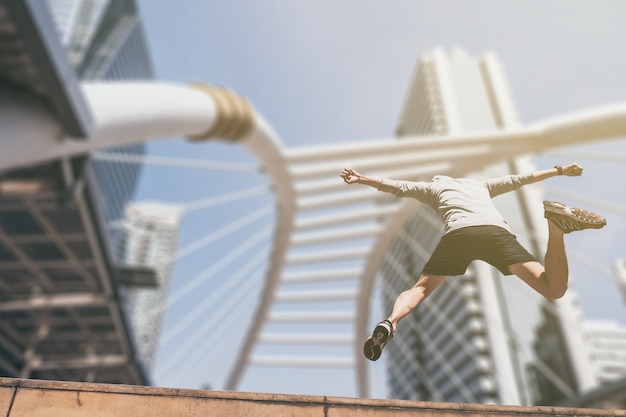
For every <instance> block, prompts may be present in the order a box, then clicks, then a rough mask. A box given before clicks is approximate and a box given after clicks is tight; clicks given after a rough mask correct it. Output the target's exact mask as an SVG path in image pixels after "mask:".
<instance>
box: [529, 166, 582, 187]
mask: <svg viewBox="0 0 626 417" xmlns="http://www.w3.org/2000/svg"><path fill="white" fill-rule="evenodd" d="M582 174H583V168H582V167H581V166H580V165H578V164H577V163H572V164H569V165H564V166H561V167H560V170H559V168H557V167H554V168H550V169H544V170H540V171H535V172H533V173H532V179H531V181H530V182H531V183H532V182H539V181H543V180H545V179H548V178H551V177H554V176H557V175H567V176H569V177H579V176H581V175H582Z"/></svg>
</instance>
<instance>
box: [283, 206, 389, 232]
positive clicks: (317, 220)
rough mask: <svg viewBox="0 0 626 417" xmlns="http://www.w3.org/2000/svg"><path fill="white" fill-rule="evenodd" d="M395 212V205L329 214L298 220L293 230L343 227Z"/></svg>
mask: <svg viewBox="0 0 626 417" xmlns="http://www.w3.org/2000/svg"><path fill="white" fill-rule="evenodd" d="M395 211H397V206H396V205H395V204H389V205H385V206H379V207H372V208H370V209H368V210H360V211H359V212H358V213H354V212H348V213H340V214H334V213H331V214H329V215H322V216H316V217H312V218H307V219H300V220H298V221H297V222H296V226H295V229H296V230H298V231H300V230H310V229H318V228H322V227H329V226H336V225H344V224H349V223H354V222H361V221H367V220H372V221H373V220H376V219H380V218H383V217H386V216H389V215H392V214H393V213H394V212H395Z"/></svg>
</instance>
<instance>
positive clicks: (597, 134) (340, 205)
mask: <svg viewBox="0 0 626 417" xmlns="http://www.w3.org/2000/svg"><path fill="white" fill-rule="evenodd" d="M83 89H84V92H85V98H86V100H87V102H88V103H89V108H90V109H91V112H92V114H93V115H94V120H95V126H94V131H93V134H92V135H91V136H90V137H89V138H87V140H80V141H78V140H74V139H72V138H65V139H62V140H59V138H58V132H59V131H60V130H61V127H60V126H59V124H58V121H57V120H56V118H55V117H54V115H52V114H51V113H50V112H49V111H47V110H46V109H45V108H43V107H42V106H40V105H38V103H37V102H36V101H35V100H33V99H30V100H29V97H27V96H24V95H22V96H16V95H13V94H10V93H8V94H3V95H2V97H4V100H3V103H2V104H3V111H2V113H1V116H0V117H2V119H3V120H2V125H3V126H10V130H9V131H7V130H5V131H4V132H3V136H4V137H7V138H8V137H10V138H19V140H13V141H12V144H11V152H10V153H9V152H7V153H3V154H2V156H0V167H2V168H4V169H7V168H16V167H20V166H24V165H29V164H34V163H37V162H43V161H46V160H50V159H53V158H60V157H65V156H69V155H75V154H79V153H84V152H89V151H92V150H95V149H102V148H106V147H109V146H113V145H119V144H124V143H132V142H134V141H140V140H145V138H158V137H163V136H176V135H185V136H188V137H189V138H190V139H191V140H194V141H200V140H205V139H211V138H221V139H224V138H225V139H228V140H231V141H232V142H233V144H237V145H240V146H244V147H246V148H247V149H248V150H249V151H250V152H251V153H252V154H253V155H255V156H256V158H258V160H259V162H260V164H261V165H262V166H263V167H264V169H265V172H266V173H267V175H268V176H269V177H270V179H271V182H272V184H273V187H274V190H275V193H276V203H277V206H276V207H277V213H276V227H275V231H274V237H273V246H272V249H271V259H270V260H269V268H268V270H267V274H266V277H265V283H264V288H263V290H262V297H261V299H260V302H259V305H258V306H257V311H256V314H254V319H253V322H252V324H251V327H250V331H249V333H248V334H247V336H246V339H245V341H244V343H243V346H242V349H241V352H240V354H239V359H238V360H237V365H236V367H235V368H234V370H233V372H232V374H231V376H230V378H229V381H228V384H227V388H229V389H236V387H237V386H238V383H239V382H240V380H241V378H242V376H243V373H244V371H245V370H246V368H247V367H248V366H251V365H254V364H260V365H266V366H267V365H275V366H295V367H298V366H305V367H306V366H316V367H338V366H339V367H355V368H356V370H357V384H358V387H359V389H358V392H359V394H360V395H363V396H366V395H367V392H368V391H367V381H368V367H367V364H366V363H365V361H364V359H363V357H362V355H361V354H360V350H361V343H362V340H364V339H365V338H366V337H367V334H368V331H369V330H368V323H369V321H370V317H369V305H370V299H371V294H372V291H373V288H374V282H375V278H376V271H377V268H378V266H379V265H380V262H381V260H382V255H383V253H384V249H385V248H386V246H387V245H388V244H389V242H390V240H391V239H392V238H393V236H394V235H395V233H396V232H397V230H398V229H399V228H400V227H401V226H402V224H403V223H404V221H405V220H406V219H408V216H409V215H410V214H411V213H412V212H413V211H414V209H415V203H414V202H412V201H398V202H391V203H389V202H387V203H385V204H370V203H371V202H372V201H375V200H377V199H380V198H382V197H383V195H382V194H372V193H371V190H364V189H359V188H357V187H353V188H351V189H346V186H345V184H343V183H342V182H341V181H340V180H339V178H338V173H339V172H340V170H341V168H342V167H343V166H345V165H346V164H348V165H352V164H353V165H354V166H358V167H360V168H362V169H363V170H366V171H368V172H373V173H374V175H384V176H388V177H404V178H415V179H427V178H430V177H431V176H432V175H434V174H445V175H450V176H463V175H468V174H471V173H473V172H476V171H478V170H480V169H482V168H484V167H485V166H488V165H490V164H495V163H497V162H501V161H505V160H507V159H510V158H513V157H516V156H520V155H526V154H533V153H539V152H543V151H546V150H549V149H555V148H559V147H563V146H567V145H573V144H580V143H587V142H593V141H601V140H608V139H615V138H620V137H623V136H624V135H626V105H624V104H616V105H612V106H607V107H602V108H595V109H589V110H585V111H581V112H579V113H576V114H568V115H563V116H561V117H558V118H555V119H552V120H547V121H543V122H539V123H536V124H533V125H531V126H526V127H520V128H517V129H511V130H502V131H490V132H483V133H472V134H457V135H449V136H446V137H441V136H432V137H423V136H419V137H406V138H404V140H403V141H397V140H395V139H394V138H385V139H380V140H370V141H365V142H360V143H356V142H351V143H346V144H338V145H329V146H320V147H311V148H306V149H305V148H302V149H293V150H290V149H286V148H285V147H284V146H283V144H282V143H281V142H280V140H279V138H278V136H277V135H276V133H275V132H274V131H273V129H272V127H271V126H270V124H269V123H268V122H267V121H265V120H264V119H263V117H262V116H261V115H260V114H259V113H258V112H257V111H256V110H255V109H254V108H253V107H252V106H251V105H250V104H249V103H248V102H247V101H246V100H245V99H244V98H242V97H241V96H238V95H236V94H234V93H232V92H229V91H227V90H224V89H221V88H212V87H209V86H200V87H198V86H193V85H192V86H185V85H172V84H166V83H121V84H114V83H111V84H108V83H101V84H84V85H83ZM5 93H6V92H5ZM120 97H124V100H120ZM330 209H332V210H330ZM346 226H349V227H346ZM340 260H356V261H360V263H357V264H355V265H354V266H352V267H350V268H343V267H339V268H337V267H333V266H332V264H333V262H336V261H340ZM294 267H297V268H294ZM329 281H341V282H342V283H344V284H346V285H344V286H342V287H341V289H330V290H329V289H327V288H325V284H327V283H328V282H329ZM302 283H307V284H308V285H307V288H306V290H302V291H299V290H298V289H297V288H298V286H299V285H300V284H302ZM316 285H319V287H318V288H317V289H316V288H315V286H316ZM330 300H344V301H347V302H348V303H347V304H346V305H347V306H348V307H349V308H346V309H344V310H337V311H320V310H307V306H308V305H309V303H310V302H323V301H330ZM282 303H295V304H296V305H299V306H302V310H301V311H295V312H294V311H293V310H291V311H290V312H289V313H288V314H287V315H286V314H282V313H281V312H280V305H281V304H282ZM281 322H289V323H292V324H297V325H298V326H300V327H301V328H306V325H307V324H310V323H321V324H324V327H325V328H327V329H329V331H328V332H321V333H319V332H318V333H298V332H293V331H292V332H289V333H283V334H281V333H268V332H265V328H266V326H268V324H271V323H281ZM338 324H348V325H349V328H350V329H351V330H350V332H349V333H345V332H341V333H340V332H338V331H334V330H333V326H336V325H338ZM263 343H271V344H285V345H294V344H299V345H306V344H311V345H314V346H319V345H323V344H328V345H347V346H349V354H348V355H346V356H343V357H327V356H321V357H315V356H314V355H309V356H303V357H296V356H293V357H287V356H283V355H281V356H280V357H267V356H266V357H261V356H256V355H255V354H254V350H255V347H256V346H257V345H258V344H263Z"/></svg>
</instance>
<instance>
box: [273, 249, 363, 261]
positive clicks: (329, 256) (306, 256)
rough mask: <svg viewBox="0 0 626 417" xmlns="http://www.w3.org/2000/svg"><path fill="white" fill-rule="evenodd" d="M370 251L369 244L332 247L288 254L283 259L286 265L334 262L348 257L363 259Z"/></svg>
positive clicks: (348, 258)
mask: <svg viewBox="0 0 626 417" xmlns="http://www.w3.org/2000/svg"><path fill="white" fill-rule="evenodd" d="M369 251H370V247H369V246H364V247H358V248H348V249H334V250H328V251H324V252H313V253H303V254H292V255H288V256H287V259H285V264H286V265H301V264H312V263H321V262H335V261H345V260H350V259H363V257H364V256H366V255H367V254H368V253H369Z"/></svg>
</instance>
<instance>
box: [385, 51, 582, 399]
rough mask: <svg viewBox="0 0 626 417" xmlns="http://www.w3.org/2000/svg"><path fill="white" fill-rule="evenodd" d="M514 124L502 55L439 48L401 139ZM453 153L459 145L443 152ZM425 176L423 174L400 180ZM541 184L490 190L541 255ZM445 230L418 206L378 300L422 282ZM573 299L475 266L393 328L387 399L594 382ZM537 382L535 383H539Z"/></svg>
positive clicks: (388, 262)
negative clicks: (552, 298) (546, 294)
mask: <svg viewBox="0 0 626 417" xmlns="http://www.w3.org/2000/svg"><path fill="white" fill-rule="evenodd" d="M518 125H519V121H518V117H517V114H516V110H515V106H514V104H513V101H512V100H511V94H510V91H509V87H508V85H507V82H506V79H505V75H504V73H503V71H502V69H501V66H500V63H499V61H498V60H497V58H496V57H495V56H494V55H492V54H487V55H485V56H483V57H479V58H477V57H473V56H469V55H467V54H466V53H464V52H463V51H459V50H457V51H454V52H452V53H450V54H448V53H445V52H444V51H442V50H434V51H432V52H431V53H428V54H426V55H424V56H423V57H422V58H421V59H420V61H419V64H418V68H417V70H416V72H415V75H414V78H413V81H412V84H411V85H410V87H409V91H408V95H407V98H406V101H405V104H404V109H403V111H402V114H401V117H400V121H399V125H398V128H397V132H396V134H397V136H398V139H399V140H402V136H404V135H421V134H424V135H433V134H442V135H448V134H454V133H460V132H463V133H468V132H473V131H475V132H478V131H482V132H485V131H493V130H500V129H502V130H506V129H511V128H515V127H516V126H518ZM450 151H451V152H454V150H450ZM534 169H535V167H534V166H533V164H532V163H531V161H530V159H529V158H518V159H515V160H510V161H508V162H506V163H503V164H500V165H498V166H496V167H492V168H490V169H489V170H484V171H482V172H476V173H475V174H474V175H473V176H474V177H477V178H487V177H495V176H502V175H507V174H512V173H525V172H529V171H532V170H534ZM404 179H414V180H430V178H404ZM541 202H542V196H541V189H540V188H539V186H538V185H529V186H526V187H524V188H523V189H522V190H519V191H516V192H513V193H508V194H505V195H502V196H499V197H497V198H496V199H495V200H494V203H495V204H496V206H497V207H498V208H499V210H500V211H501V212H502V213H503V214H504V215H505V218H506V219H507V221H508V222H509V224H510V226H511V228H512V229H513V232H514V233H515V234H516V235H517V237H518V240H519V241H520V243H522V245H524V246H525V247H526V248H528V249H529V251H531V252H532V253H534V255H535V256H536V257H537V259H540V260H541V259H543V256H544V251H545V236H546V234H547V227H546V223H545V219H544V218H543V206H542V203H541ZM441 234H442V227H441V224H440V221H439V219H438V218H437V216H436V215H435V213H434V212H432V210H431V209H430V208H428V207H426V206H423V207H422V208H421V209H420V210H419V211H418V213H416V215H415V216H414V217H413V218H412V219H411V220H410V221H409V222H407V224H406V225H405V227H404V229H403V230H402V232H401V233H400V234H399V235H398V237H397V238H396V239H395V241H394V242H393V244H392V245H391V246H390V248H389V250H388V252H387V253H386V255H385V262H384V264H383V266H382V268H381V271H380V272H381V275H382V292H383V298H384V305H385V308H386V309H387V310H390V309H391V306H392V303H393V301H394V299H395V297H396V295H397V294H398V293H399V292H401V291H403V290H404V289H406V288H408V287H410V286H412V285H413V284H414V283H415V281H416V280H417V278H418V277H419V275H420V273H421V271H422V269H423V266H424V264H425V263H426V261H427V260H428V258H429V257H430V254H431V253H432V251H433V250H434V248H435V246H436V244H437V243H438V241H439V239H440V237H441ZM570 299H571V297H565V298H564V299H563V300H560V301H559V302H558V303H557V302H549V301H547V300H545V299H544V298H543V297H541V296H540V295H538V294H536V293H535V292H534V291H533V290H531V289H530V288H529V287H527V286H526V284H524V283H523V282H522V281H521V280H519V279H517V278H515V277H504V276H502V274H501V273H500V272H499V271H497V270H496V269H495V268H492V267H491V266H489V265H488V264H486V263H483V262H478V261H477V262H474V263H473V264H472V265H470V267H469V268H468V270H467V272H466V274H465V275H463V276H462V277H450V278H448V279H447V280H446V281H445V282H444V283H443V284H442V285H441V287H440V288H439V289H438V290H437V291H436V292H435V293H433V295H431V297H429V298H428V299H427V300H426V301H425V302H424V303H422V304H421V305H420V307H419V308H418V309H417V310H416V311H415V312H414V313H413V314H412V315H410V316H409V317H407V318H406V319H405V320H404V321H403V322H402V323H401V326H399V329H398V335H397V337H396V338H394V341H393V342H392V343H391V344H390V345H389V346H388V348H387V349H386V351H387V352H386V358H387V366H388V380H389V389H390V397H392V398H402V399H416V400H430V401H452V402H472V403H499V404H523V405H530V404H554V403H556V402H558V401H559V400H561V399H563V398H570V397H572V396H575V395H577V394H578V393H579V392H581V391H584V390H585V389H587V388H589V387H591V386H593V384H594V381H593V376H592V374H591V368H590V366H589V364H588V361H587V360H586V359H587V358H586V356H585V353H584V351H580V350H579V349H578V348H577V347H578V346H581V345H582V330H581V318H580V317H578V316H576V314H572V312H575V311H576V309H575V308H574V306H573V305H572V304H571V303H570ZM538 383H541V384H542V385H541V386H542V387H543V388H542V389H541V390H537V389H535V387H536V386H537V384H538Z"/></svg>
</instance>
